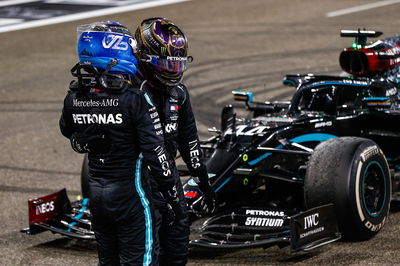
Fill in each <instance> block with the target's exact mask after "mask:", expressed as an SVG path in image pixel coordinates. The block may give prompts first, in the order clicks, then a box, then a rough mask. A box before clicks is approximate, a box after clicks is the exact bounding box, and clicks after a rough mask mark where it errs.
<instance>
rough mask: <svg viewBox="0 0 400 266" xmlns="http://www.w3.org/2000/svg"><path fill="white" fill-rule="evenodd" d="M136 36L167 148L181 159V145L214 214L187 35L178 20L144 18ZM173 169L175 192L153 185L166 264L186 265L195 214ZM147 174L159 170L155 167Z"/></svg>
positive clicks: (141, 72) (144, 86) (205, 208)
mask: <svg viewBox="0 0 400 266" xmlns="http://www.w3.org/2000/svg"><path fill="white" fill-rule="evenodd" d="M135 38H136V40H137V42H138V52H137V57H138V64H139V69H138V75H137V76H139V78H141V82H140V83H141V85H140V89H141V90H143V91H145V92H146V93H148V94H149V95H150V97H151V99H152V101H153V102H154V105H155V107H156V108H157V112H158V113H159V116H160V120H161V124H162V126H163V130H164V144H165V148H166V150H167V152H168V153H169V154H170V157H171V158H175V157H176V153H177V150H179V152H180V154H181V156H182V158H183V160H184V162H185V163H186V165H187V166H188V168H189V171H190V173H191V175H192V176H193V177H194V180H196V181H197V184H198V186H199V188H200V190H201V192H202V193H203V198H202V204H200V205H201V208H202V210H201V211H202V212H205V213H213V212H214V211H215V209H216V198H215V193H214V191H213V189H212V188H211V186H210V183H209V180H208V173H207V169H206V166H205V165H204V163H203V161H202V151H201V149H200V143H199V138H198V134H197V128H196V122H195V118H194V115H193V111H192V106H191V103H190V98H189V93H188V90H187V88H186V86H185V85H183V84H182V83H181V79H182V76H183V72H184V71H185V70H186V69H187V67H188V63H189V62H191V60H192V57H190V56H188V54H187V50H188V42H187V39H186V36H185V35H184V33H183V32H182V30H181V29H180V28H179V27H177V26H176V25H175V24H174V23H173V22H172V21H170V20H167V19H164V18H151V19H146V20H144V21H142V23H141V24H140V25H139V26H138V28H137V30H136V33H135ZM171 164H172V165H173V166H174V165H175V162H174V161H171ZM172 169H173V170H172V172H173V174H174V175H175V182H176V188H177V190H176V194H175V195H164V194H162V193H160V189H159V188H158V187H157V184H155V183H153V184H152V191H153V192H152V195H153V198H154V201H155V205H156V210H158V211H159V214H160V217H159V218H160V219H159V220H158V222H159V228H160V229H159V237H160V248H161V253H160V265H185V264H186V262H187V249H188V243H189V218H188V214H187V206H186V201H185V197H184V195H183V188H182V183H181V181H180V178H179V174H178V171H177V169H176V167H173V168H172ZM147 174H148V175H150V176H152V175H153V171H152V169H151V168H149V170H148V171H147ZM151 180H154V179H153V178H151ZM174 197H175V198H178V199H179V206H180V209H179V210H176V209H175V210H174V212H175V214H174V215H175V220H174V221H171V212H170V209H171V208H170V204H169V202H172V201H171V199H173V198H174ZM198 211H200V210H198ZM172 220H173V219H172Z"/></svg>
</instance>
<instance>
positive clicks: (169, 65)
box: [143, 55, 193, 75]
mask: <svg viewBox="0 0 400 266" xmlns="http://www.w3.org/2000/svg"><path fill="white" fill-rule="evenodd" d="M145 56H146V58H144V59H143V61H145V62H148V63H150V64H151V65H153V66H154V67H156V70H158V71H160V72H162V71H166V72H168V73H169V74H172V75H180V74H182V73H183V72H185V71H186V70H187V69H188V65H189V63H190V62H192V61H193V57H191V56H185V57H180V56H157V55H145Z"/></svg>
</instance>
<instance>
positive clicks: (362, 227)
mask: <svg viewBox="0 0 400 266" xmlns="http://www.w3.org/2000/svg"><path fill="white" fill-rule="evenodd" d="M380 34H382V33H381V32H374V31H366V30H357V31H342V32H341V35H342V36H343V37H355V39H356V40H355V42H354V43H353V45H352V47H350V48H346V49H344V51H343V52H342V53H341V55H340V64H341V67H342V69H343V70H344V71H345V72H346V73H347V75H346V76H343V75H341V76H318V75H312V74H307V75H300V74H296V75H287V76H286V77H285V78H284V80H283V83H284V84H285V85H288V86H293V87H294V88H295V93H294V95H293V97H292V99H291V100H290V101H287V102H285V101H278V102H254V101H253V94H252V93H250V92H242V91H234V92H233V94H234V98H235V100H236V101H242V102H244V104H243V105H241V106H239V107H242V108H245V109H246V110H247V114H248V115H247V116H245V117H238V115H237V114H236V112H235V110H236V109H237V106H235V107H234V106H232V105H228V106H225V107H224V108H223V110H222V113H221V125H220V129H216V128H212V129H210V131H212V132H215V133H216V136H214V137H212V138H210V139H208V140H206V141H204V142H203V143H202V148H203V150H204V154H205V155H206V158H207V167H208V171H209V178H210V182H211V184H212V186H213V187H214V189H215V191H216V193H217V196H218V200H219V209H218V212H217V213H216V214H214V215H213V216H212V217H205V216H204V215H202V214H201V212H200V211H198V209H199V206H198V205H199V201H200V199H201V197H202V195H201V192H200V191H199V190H198V187H197V185H196V183H195V182H194V181H193V180H192V179H189V180H188V181H187V182H186V183H185V185H184V191H185V196H186V199H187V202H188V206H189V209H190V217H191V220H192V222H193V223H192V228H193V232H196V237H195V239H193V240H192V241H191V245H192V246H200V247H210V248H243V247H255V246H262V247H268V246H271V245H279V246H281V247H283V246H289V245H290V247H291V250H292V251H299V250H301V251H307V250H310V249H313V248H316V247H319V246H321V245H324V244H327V243H330V242H332V241H335V240H338V239H339V238H340V237H341V236H343V237H344V238H346V239H349V240H367V239H370V238H371V237H373V236H374V235H375V234H377V233H378V232H379V230H381V229H382V228H383V226H384V224H385V222H386V220H387V217H388V214H389V205H390V203H391V201H397V200H399V199H400V197H399V196H400V194H399V191H400V172H399V171H400V167H399V165H400V127H399V125H400V107H399V102H400V97H399V96H400V93H399V89H400V88H399V84H398V81H399V80H400V79H398V78H400V76H398V73H399V55H400V37H392V38H388V39H383V40H379V41H377V42H374V43H372V44H368V45H367V37H378V36H380ZM180 171H181V174H183V175H184V174H186V173H188V172H187V170H186V169H185V168H184V167H181V168H180ZM86 180H87V161H86V159H85V161H84V164H83V169H82V188H83V194H84V196H85V193H86V190H85V188H86ZM86 205H87V199H83V200H80V201H76V202H73V203H70V202H69V200H68V198H67V196H66V192H65V190H62V191H61V192H58V193H55V194H52V195H48V196H46V197H42V198H38V199H34V200H30V201H29V210H30V226H29V228H28V229H26V230H25V232H28V233H31V234H34V233H37V232H41V231H43V230H51V231H53V232H56V233H60V234H63V235H67V236H70V237H75V238H83V239H93V238H94V237H93V233H92V231H91V230H90V229H91V227H90V211H89V210H88V209H87V207H86Z"/></svg>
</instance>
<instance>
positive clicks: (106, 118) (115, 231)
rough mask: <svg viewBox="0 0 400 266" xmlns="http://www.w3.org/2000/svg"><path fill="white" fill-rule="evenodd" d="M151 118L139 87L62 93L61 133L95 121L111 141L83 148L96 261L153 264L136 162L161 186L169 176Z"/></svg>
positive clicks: (150, 223) (147, 208)
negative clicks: (105, 146) (97, 150)
mask: <svg viewBox="0 0 400 266" xmlns="http://www.w3.org/2000/svg"><path fill="white" fill-rule="evenodd" d="M157 120H158V114H157V111H156V108H155V107H154V106H152V103H151V101H150V99H149V98H148V96H146V95H145V93H144V92H142V91H140V90H139V89H133V88H128V89H126V90H125V91H123V92H121V93H118V94H115V93H113V94H108V93H106V92H100V93H89V92H74V91H70V92H69V93H68V95H67V96H66V98H65V101H64V109H63V112H62V116H61V119H60V129H61V132H62V134H63V135H64V136H65V137H67V138H70V137H71V135H72V134H73V133H74V132H82V131H83V130H85V128H87V127H88V126H90V125H91V124H92V125H93V123H97V124H99V127H101V129H102V130H105V131H106V132H107V134H108V136H109V139H110V141H111V147H110V150H109V151H108V153H106V154H92V153H90V152H89V195H90V196H89V198H90V201H89V202H90V210H91V213H92V215H93V220H92V225H93V229H94V231H95V236H96V240H97V243H98V253H99V264H100V265H139V264H140V265H157V264H158V262H157V255H158V248H157V246H155V245H157V244H158V243H157V240H155V239H154V238H155V237H157V235H156V230H155V225H154V220H155V217H154V210H153V206H152V205H151V203H150V202H151V200H150V199H149V196H150V195H149V194H150V190H149V189H150V188H149V181H148V179H146V177H143V175H142V174H141V170H142V164H143V163H144V164H146V165H150V166H151V168H152V173H154V175H153V176H154V177H155V179H156V183H157V185H158V186H160V187H162V189H170V188H171V187H172V186H173V184H174V179H173V178H174V177H172V175H171V169H170V166H169V161H170V159H169V158H168V157H167V156H166V153H165V152H164V150H165V148H164V144H163V142H164V139H163V132H162V129H161V125H160V123H159V122H157ZM143 160H144V162H143Z"/></svg>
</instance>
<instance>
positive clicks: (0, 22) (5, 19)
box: [0, 18, 24, 26]
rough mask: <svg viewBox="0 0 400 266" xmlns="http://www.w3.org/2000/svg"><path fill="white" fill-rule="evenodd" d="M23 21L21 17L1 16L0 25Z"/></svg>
mask: <svg viewBox="0 0 400 266" xmlns="http://www.w3.org/2000/svg"><path fill="white" fill-rule="evenodd" d="M23 21H24V20H23V19H21V18H0V26H5V25H10V24H15V23H21V22H23Z"/></svg>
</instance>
